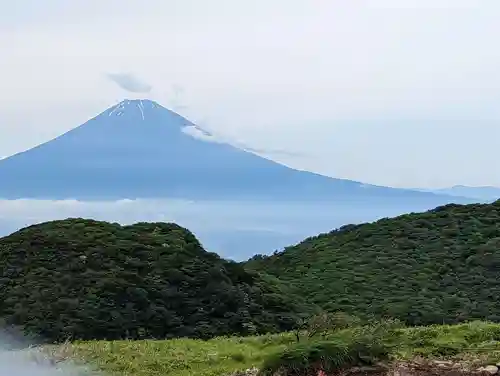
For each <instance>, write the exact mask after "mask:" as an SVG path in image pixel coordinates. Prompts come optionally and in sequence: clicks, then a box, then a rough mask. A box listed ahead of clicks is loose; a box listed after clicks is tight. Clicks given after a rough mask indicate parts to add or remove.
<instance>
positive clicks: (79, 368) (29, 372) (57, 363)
mask: <svg viewBox="0 0 500 376" xmlns="http://www.w3.org/2000/svg"><path fill="white" fill-rule="evenodd" d="M61 348H62V349H64V346H63V347H61ZM61 355H64V354H58V353H57V350H56V351H54V352H53V353H51V352H50V351H44V350H42V348H40V347H28V348H23V349H18V348H15V347H13V346H12V345H11V344H9V343H7V341H6V340H5V339H2V338H0V376H91V375H98V374H100V372H97V371H95V370H92V369H91V368H89V367H86V366H84V365H77V364H76V363H74V362H73V361H72V360H71V359H69V358H61Z"/></svg>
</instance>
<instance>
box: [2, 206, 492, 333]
mask: <svg viewBox="0 0 500 376" xmlns="http://www.w3.org/2000/svg"><path fill="white" fill-rule="evenodd" d="M0 270H2V274H1V275H0V321H3V322H4V324H7V325H10V326H15V327H21V328H22V329H23V330H24V331H27V332H29V333H33V334H36V335H39V336H41V337H42V338H44V339H50V340H54V341H60V340H65V339H67V338H73V339H123V338H133V339H137V338H172V337H192V338H203V339H205V338H211V337H214V336H219V335H226V334H237V335H246V334H253V333H265V332H279V331H286V330H290V329H292V328H296V327H297V325H299V324H300V323H301V322H303V319H304V317H307V316H309V315H310V314H311V313H312V312H316V311H317V308H319V309H323V310H325V311H331V312H344V313H346V314H348V315H352V316H357V317H360V318H361V319H369V318H380V317H391V318H397V319H399V320H401V321H403V322H405V323H407V324H409V325H420V324H424V325H425V324H431V323H455V322H461V321H467V320H472V319H486V320H492V321H497V322H498V321H500V303H498V301H499V300H498V296H500V279H499V277H500V201H497V202H496V203H493V204H487V205H480V204H476V205H446V206H442V207H438V208H436V209H434V210H431V211H428V212H426V213H412V214H407V215H402V216H399V217H397V218H392V219H382V220H379V221H377V222H374V223H368V224H361V225H347V226H344V227H342V228H340V229H337V230H334V231H332V232H330V233H328V234H322V235H319V236H315V237H312V238H309V239H306V240H305V241H303V242H302V243H300V244H298V245H296V246H292V247H288V248H286V249H285V250H284V251H282V252H277V253H275V254H274V255H272V256H255V257H254V258H252V259H251V260H249V261H248V262H246V263H236V262H232V261H227V260H223V259H221V258H220V257H219V256H217V255H216V254H214V253H209V252H206V251H205V250H204V249H203V247H202V246H201V244H200V243H199V242H198V240H197V239H196V238H195V236H194V235H193V234H192V233H191V232H189V231H188V230H187V229H185V228H182V227H180V226H178V225H175V224H172V223H138V224H135V225H132V226H121V225H119V224H116V223H107V222H99V221H93V220H84V219H67V220H63V221H53V222H46V223H42V224H39V225H34V226H30V227H27V228H25V229H22V230H20V231H18V232H16V233H14V234H12V235H9V236H7V237H4V238H1V239H0Z"/></svg>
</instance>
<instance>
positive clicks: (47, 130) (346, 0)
mask: <svg viewBox="0 0 500 376" xmlns="http://www.w3.org/2000/svg"><path fill="white" fill-rule="evenodd" d="M0 9H1V12H0V68H1V69H0V82H1V86H0V156H4V155H8V154H12V153H15V152H17V151H20V150H23V149H26V148H29V147H32V146H34V145H36V144H38V143H40V142H43V141H46V140H48V139H50V138H53V137H55V136H57V135H58V134H60V133H61V132H64V131H66V130H68V129H70V128H73V127H75V126H77V125H80V124H81V123H83V122H84V121H86V120H88V119H89V118H91V117H93V116H94V115H96V114H97V113H99V112H101V111H103V110H105V109H106V108H107V107H109V106H110V105H112V104H114V103H116V102H117V101H119V100H121V99H124V98H128V97H137V96H142V97H148V98H151V99H154V100H157V101H158V102H160V103H161V104H163V105H165V106H174V105H176V104H177V105H179V104H182V105H183V106H184V108H182V107H177V108H179V112H181V113H182V114H184V115H186V116H187V117H188V118H189V119H191V120H193V121H194V122H197V123H199V124H200V125H202V126H205V127H206V128H207V129H209V130H211V131H214V132H216V133H219V134H221V135H223V136H225V137H229V138H232V139H235V140H238V141H243V142H245V143H247V144H250V145H251V146H253V147H255V148H269V149H280V150H283V149H286V150H289V151H291V152H296V153H300V154H301V155H302V157H300V158H298V157H295V158H294V159H293V160H292V159H290V158H291V157H284V156H282V160H283V161H285V162H288V163H291V164H293V165H295V166H297V167H301V168H310V169H314V170H316V171H318V172H322V173H327V174H329V175H332V176H336V177H343V178H351V179H356V180H361V181H365V182H370V183H375V184H384V185H391V186H403V187H413V186H436V187H437V186H447V185H453V184H468V185H499V186H500V169H499V168H498V167H497V161H498V160H500V147H499V146H500V72H499V71H500V48H499V47H498V41H499V40H500V23H499V20H500V1H498V0H475V1H472V0H471V1H465V0H464V1H461V0H449V1H446V0H393V1H389V0H373V1H370V0H365V1H361V0H253V1H243V0H240V1H238V0H210V1H208V0H141V1H139V0H73V1H68V0H16V1H10V0H9V1H6V0H0ZM126 73H131V74H133V75H135V76H136V77H137V78H139V79H140V80H142V81H143V82H142V87H144V88H148V87H149V86H151V87H152V89H151V91H150V92H149V93H147V94H137V93H135V94H132V93H128V92H126V91H125V90H123V89H120V88H119V87H118V86H117V85H116V84H114V83H113V82H112V80H111V79H110V78H109V77H110V76H109V75H110V74H115V75H119V74H126ZM111 77H117V76H111ZM131 84H133V83H131ZM174 93H177V94H176V95H174ZM287 158H288V159H287Z"/></svg>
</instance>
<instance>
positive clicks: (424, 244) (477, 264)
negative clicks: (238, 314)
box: [247, 201, 500, 325]
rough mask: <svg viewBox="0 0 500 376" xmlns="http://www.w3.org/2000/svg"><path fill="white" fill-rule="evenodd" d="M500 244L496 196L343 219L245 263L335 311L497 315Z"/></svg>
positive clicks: (423, 319) (421, 319)
mask: <svg viewBox="0 0 500 376" xmlns="http://www.w3.org/2000/svg"><path fill="white" fill-rule="evenodd" d="M499 249H500V201H497V202H496V203H494V204H489V205H479V204H475V205H448V206H444V207H440V208H436V209H435V210H432V211H429V212H426V213H412V214H406V215H402V216H399V217H396V218H389V219H383V220H380V221H377V222H374V223H368V224H362V225H357V226H346V227H344V228H341V229H340V230H338V231H333V232H331V233H328V234H322V235H319V236H316V237H312V238H309V239H306V240H305V241H303V242H302V243H300V244H298V245H296V246H293V247H288V248H287V249H285V250H284V252H281V253H278V254H275V255H273V256H270V257H264V258H262V257H256V258H254V259H252V260H250V261H249V262H248V264H247V265H248V267H251V268H255V269H257V270H260V271H264V272H267V273H269V274H272V275H274V276H276V277H278V278H279V279H281V280H283V281H284V282H287V283H289V284H290V285H291V286H295V287H296V288H297V290H298V291H299V292H300V293H301V294H302V295H303V296H304V297H307V298H308V301H310V302H313V303H315V304H317V305H319V306H321V307H322V308H324V309H327V310H330V311H332V312H335V311H343V312H347V313H350V314H353V315H356V316H366V315H370V314H374V315H376V316H379V317H380V316H386V317H395V318H398V319H400V320H402V321H405V322H407V323H409V324H412V325H429V324H442V323H447V324H451V323H456V322H462V321H470V320H474V319H479V320H489V321H495V322H499V321H500V306H499V305H498V303H497V301H498V299H497V297H498V296H499V295H500V282H499V280H498V270H499V269H498V268H499V267H500V252H499V251H498V250H499Z"/></svg>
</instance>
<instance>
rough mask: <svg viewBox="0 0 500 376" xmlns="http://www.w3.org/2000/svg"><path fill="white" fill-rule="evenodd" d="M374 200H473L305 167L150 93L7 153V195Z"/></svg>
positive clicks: (2, 185)
mask: <svg viewBox="0 0 500 376" xmlns="http://www.w3.org/2000/svg"><path fill="white" fill-rule="evenodd" d="M161 197H172V198H187V199H203V200H221V199H222V200H229V199H230V200H238V199H259V200H291V199H293V200H303V201H318V200H319V201H321V200H328V201H332V200H334V201H338V200H340V201H342V202H349V201H354V202H357V203H362V202H372V201H374V200H389V201H401V202H405V203H406V204H408V203H409V202H415V203H420V204H425V206H429V207H430V206H433V205H440V204H443V203H447V202H470V201H471V200H470V199H465V198H460V197H451V196H443V195H435V194H433V193H428V192H418V191H413V190H405V189H395V188H387V187H379V186H373V185H367V184H362V183H359V182H355V181H350V180H343V179H334V178H331V177H326V176H323V175H319V174H316V173H312V172H306V171H299V170H296V169H292V168H289V167H286V166H284V165H282V164H279V163H276V162H274V161H271V160H269V159H266V158H264V157H262V156H259V155H256V154H254V153H252V152H249V151H247V150H243V149H241V148H238V147H235V146H232V145H229V144H227V143H221V142H218V141H217V140H215V139H214V138H213V137H212V136H211V135H210V134H209V133H207V132H204V131H203V130H202V129H200V128H199V127H197V126H196V125H194V124H193V123H191V122H189V121H188V120H186V119H185V118H183V117H182V116H180V115H179V114H177V113H175V112H172V111H170V110H168V109H166V108H164V107H162V106H161V105H159V104H158V103H156V102H153V101H150V100H125V101H122V102H120V103H119V104H117V105H115V106H113V107H111V108H109V109H107V110H106V111H104V112H102V113H101V114H99V115H97V116H96V117H94V118H92V119H91V120H89V121H88V122H86V123H85V124H83V125H81V126H79V127H77V128H74V129H72V130H71V131H69V132H67V133H65V134H63V135H61V136H59V137H57V138H55V139H53V140H51V141H48V142H46V143H44V144H41V145H39V146H37V147H34V148H32V149H30V150H27V151H25V152H22V153H18V154H15V155H13V156H11V157H9V158H6V159H3V160H0V198H6V199H16V198H44V199H78V200H95V199H107V200H113V199H124V198H130V199H134V198H161Z"/></svg>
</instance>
